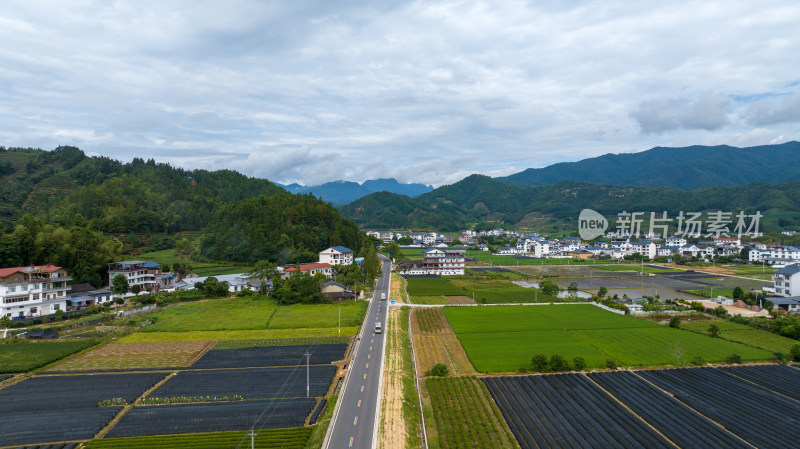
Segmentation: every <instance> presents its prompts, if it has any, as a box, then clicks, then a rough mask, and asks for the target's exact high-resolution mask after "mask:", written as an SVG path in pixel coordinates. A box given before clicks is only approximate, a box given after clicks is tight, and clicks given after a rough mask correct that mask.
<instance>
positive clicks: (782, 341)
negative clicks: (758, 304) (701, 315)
mask: <svg viewBox="0 0 800 449" xmlns="http://www.w3.org/2000/svg"><path fill="white" fill-rule="evenodd" d="M711 323H714V324H716V325H717V326H718V327H719V329H720V330H719V336H720V338H722V339H724V340H730V341H734V342H737V343H742V344H745V345H748V346H753V347H755V348H761V349H764V350H766V351H770V352H773V353H781V354H789V351H790V350H791V348H792V346H794V345H796V344H800V342H799V341H797V340H793V339H791V338H788V337H783V336H780V335H777V334H773V333H772V332H769V331H767V330H764V329H753V328H752V327H750V326H748V325H746V324H738V323H733V322H731V321H725V320H714V321H706V322H686V321H684V322H681V326H680V327H681V329H685V330H688V331H692V332H697V333H700V334H705V335H707V334H708V326H709V325H710V324H711Z"/></svg>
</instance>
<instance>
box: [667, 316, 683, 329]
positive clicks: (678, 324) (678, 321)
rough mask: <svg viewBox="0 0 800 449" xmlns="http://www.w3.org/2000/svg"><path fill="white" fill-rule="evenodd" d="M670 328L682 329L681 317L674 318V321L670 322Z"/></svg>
mask: <svg viewBox="0 0 800 449" xmlns="http://www.w3.org/2000/svg"><path fill="white" fill-rule="evenodd" d="M669 327H672V328H674V329H678V328H680V327H681V319H680V317H677V316H674V317H672V319H670V320H669Z"/></svg>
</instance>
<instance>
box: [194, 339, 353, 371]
mask: <svg viewBox="0 0 800 449" xmlns="http://www.w3.org/2000/svg"><path fill="white" fill-rule="evenodd" d="M346 349H347V344H346V343H344V344H341V343H340V344H314V345H302V346H255V347H249V348H235V349H212V350H211V351H208V352H207V353H205V355H204V356H203V357H202V358H201V359H200V360H198V361H197V362H196V363H195V364H194V365H192V368H193V369H217V368H247V367H253V366H262V367H263V366H294V365H302V364H305V362H306V358H305V356H304V355H303V354H304V353H305V352H306V350H308V351H309V352H310V353H311V357H310V358H309V363H310V364H312V365H320V364H329V363H332V362H334V361H336V360H341V359H343V358H344V351H345V350H346Z"/></svg>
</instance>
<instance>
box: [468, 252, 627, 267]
mask: <svg viewBox="0 0 800 449" xmlns="http://www.w3.org/2000/svg"><path fill="white" fill-rule="evenodd" d="M466 256H467V257H469V258H471V259H475V260H480V261H481V262H486V263H488V264H491V265H501V266H513V265H520V266H522V265H605V264H612V263H616V262H612V261H611V260H593V259H533V258H522V259H520V258H518V256H511V255H506V254H503V255H494V254H489V253H488V252H485V251H480V252H473V251H469V252H467V254H466Z"/></svg>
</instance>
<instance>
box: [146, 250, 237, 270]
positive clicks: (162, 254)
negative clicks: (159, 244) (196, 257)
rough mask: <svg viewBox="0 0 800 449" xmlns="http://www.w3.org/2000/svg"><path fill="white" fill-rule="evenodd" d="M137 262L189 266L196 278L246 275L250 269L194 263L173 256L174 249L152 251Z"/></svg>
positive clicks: (232, 265)
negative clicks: (150, 261) (146, 261)
mask: <svg viewBox="0 0 800 449" xmlns="http://www.w3.org/2000/svg"><path fill="white" fill-rule="evenodd" d="M136 259H137V260H152V261H153V262H158V263H160V264H161V265H169V266H170V267H172V266H173V265H175V264H176V263H179V264H184V265H191V266H192V273H194V274H196V275H198V276H201V277H203V276H214V275H222V274H236V273H246V272H247V271H248V270H250V268H251V267H248V266H244V265H234V264H228V263H213V262H196V261H193V260H191V259H188V258H185V257H180V256H176V255H175V250H174V249H165V250H163V251H153V252H149V253H144V254H140V255H138V256H136Z"/></svg>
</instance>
